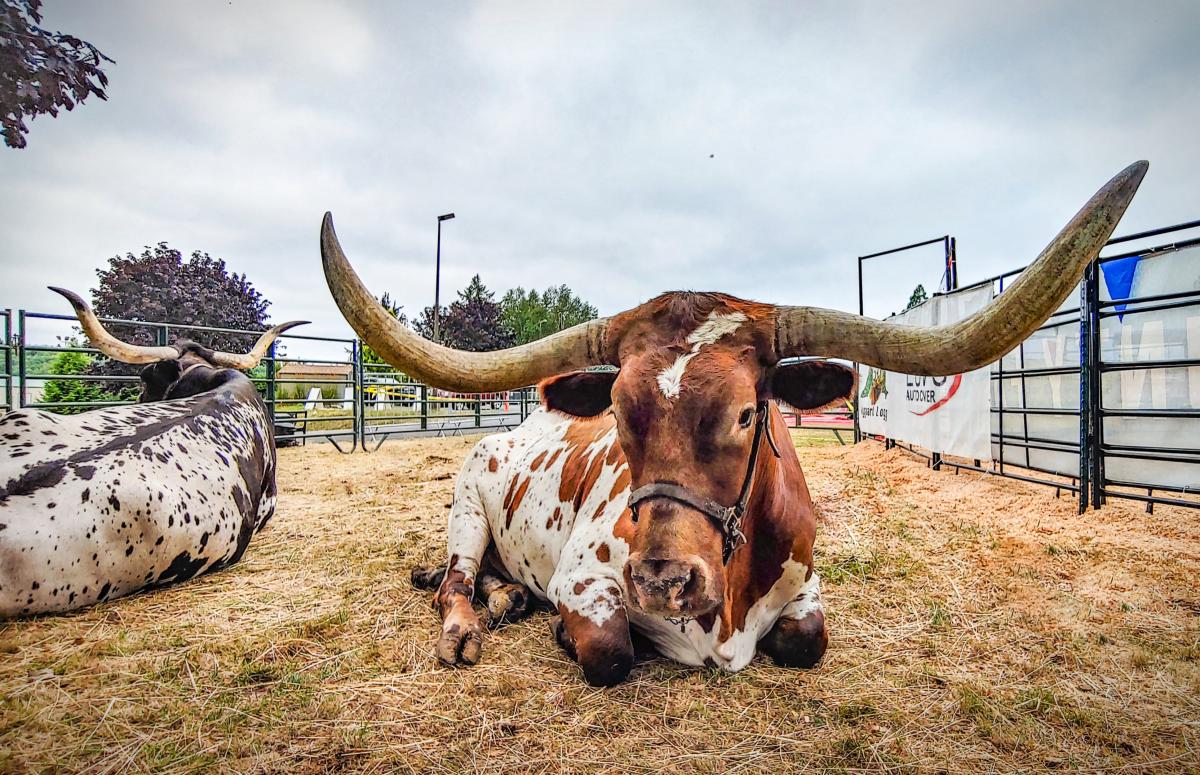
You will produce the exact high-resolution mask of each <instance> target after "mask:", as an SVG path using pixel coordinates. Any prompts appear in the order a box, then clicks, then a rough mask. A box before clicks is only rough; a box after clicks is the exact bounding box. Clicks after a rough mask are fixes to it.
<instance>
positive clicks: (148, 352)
mask: <svg viewBox="0 0 1200 775" xmlns="http://www.w3.org/2000/svg"><path fill="white" fill-rule="evenodd" d="M49 288H50V290H52V291H54V292H55V293H57V294H59V295H60V296H63V297H64V298H66V300H67V301H69V302H71V306H72V307H74V308H75V317H77V318H79V324H80V325H81V326H83V333H85V334H87V338H88V339H90V340H91V342H92V346H93V347H95V348H96V349H97V350H99V351H100V352H102V353H104V354H105V355H107V356H108V357H109V358H112V359H113V360H114V361H121V362H122V363H154V362H155V361H164V360H169V359H171V358H178V357H179V355H180V353H179V351H178V350H176V349H175V348H174V347H144V346H142V345H138V344H129V343H128V342H122V341H121V340H120V339H118V338H116V337H115V336H113V335H112V334H110V333H108V330H107V329H106V328H105V327H104V325H103V324H102V323H101V322H100V318H98V317H96V313H95V312H92V308H91V307H89V306H88V303H87V302H86V301H84V300H83V299H82V298H80V297H79V295H78V294H76V293H73V292H71V291H68V290H67V289H66V288H55V287H54V286H49Z"/></svg>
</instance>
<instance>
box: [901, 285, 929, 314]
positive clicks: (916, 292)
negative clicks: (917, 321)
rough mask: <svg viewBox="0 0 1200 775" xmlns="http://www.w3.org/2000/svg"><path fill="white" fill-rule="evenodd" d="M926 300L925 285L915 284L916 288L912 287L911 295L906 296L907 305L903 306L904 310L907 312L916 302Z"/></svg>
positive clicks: (927, 297)
mask: <svg viewBox="0 0 1200 775" xmlns="http://www.w3.org/2000/svg"><path fill="white" fill-rule="evenodd" d="M928 300H929V294H928V293H926V292H925V286H924V285H917V287H916V288H913V292H912V296H909V297H908V306H907V307H905V308H904V311H905V312H907V311H908V310H910V309H912V308H913V307H915V306H917V305H918V304H921V303H922V302H925V301H928Z"/></svg>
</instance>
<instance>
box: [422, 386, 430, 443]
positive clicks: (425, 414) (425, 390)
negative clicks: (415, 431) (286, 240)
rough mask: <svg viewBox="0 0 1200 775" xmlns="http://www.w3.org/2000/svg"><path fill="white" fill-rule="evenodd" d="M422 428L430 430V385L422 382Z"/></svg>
mask: <svg viewBox="0 0 1200 775" xmlns="http://www.w3.org/2000/svg"><path fill="white" fill-rule="evenodd" d="M421 430H423V431H427V430H429V386H428V385H426V384H425V383H424V382H422V383H421Z"/></svg>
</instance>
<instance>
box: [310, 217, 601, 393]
mask: <svg viewBox="0 0 1200 775" xmlns="http://www.w3.org/2000/svg"><path fill="white" fill-rule="evenodd" d="M321 262H322V264H324V266H325V280H326V282H327V283H328V284H329V290H330V292H331V293H332V294H333V298H334V301H336V302H337V305H338V308H339V309H341V311H342V315H343V316H345V318H346V321H347V322H348V323H349V324H350V327H351V328H353V329H354V330H355V331H356V332H357V333H358V335H359V336H360V337H362V340H363V341H364V342H366V343H367V344H369V345H370V346H371V349H373V350H374V351H375V352H377V353H379V355H380V357H382V358H383V359H384V360H385V361H387V362H388V363H390V364H392V365H393V366H395V367H396V368H398V369H400V370H402V371H403V372H404V373H406V374H408V375H409V376H411V377H415V378H416V379H418V380H421V381H422V382H425V383H427V384H429V385H433V386H434V387H439V388H443V389H445V390H456V391H461V392H464V393H479V392H485V391H487V392H490V391H493V390H510V389H512V388H518V387H524V386H526V385H532V384H535V383H536V382H538V381H539V380H541V379H544V378H546V377H552V376H554V375H555V374H562V373H563V372H566V371H572V370H574V369H581V368H584V367H587V366H595V365H597V364H602V363H607V362H608V359H607V357H606V356H605V354H604V353H605V349H604V336H605V332H606V331H607V330H608V318H601V319H598V320H589V321H588V322H586V323H580V324H579V325H577V326H572V327H571V328H568V329H566V330H565V331H560V332H558V333H557V334H554V335H552V336H548V337H546V338H545V339H539V340H538V341H536V342H530V343H529V344H524V345H521V346H519V347H510V348H509V349H507V350H495V351H492V352H478V353H477V352H466V351H464V350H455V349H452V348H450V347H443V346H442V345H440V344H436V343H434V342H431V341H429V340H428V339H423V338H422V337H420V336H418V335H417V334H415V333H413V332H412V331H409V330H408V329H407V328H406V327H405V326H403V325H401V324H400V322H399V321H398V320H396V318H394V317H392V316H391V315H390V314H388V312H387V310H385V309H384V308H383V306H382V305H380V304H379V302H378V301H376V300H375V297H374V296H373V295H371V292H370V291H368V290H367V287H366V286H365V285H363V283H362V280H360V279H359V278H358V275H357V274H355V273H354V269H353V267H351V266H350V262H349V261H348V260H347V259H346V254H345V253H343V252H342V246H341V245H340V244H339V243H338V238H337V234H336V233H334V231H333V215H332V214H330V213H325V219H324V220H323V221H322V222H321Z"/></svg>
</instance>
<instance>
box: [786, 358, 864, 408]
mask: <svg viewBox="0 0 1200 775" xmlns="http://www.w3.org/2000/svg"><path fill="white" fill-rule="evenodd" d="M857 384H858V375H857V374H856V373H855V372H854V370H853V369H851V368H849V367H847V366H843V365H841V364H840V363H833V362H831V361H801V362H799V363H791V364H788V365H787V366H779V367H778V368H776V369H775V373H774V374H773V375H772V376H771V394H772V395H773V396H774V397H775V398H778V399H779V400H781V401H785V402H787V403H788V404H790V405H792V406H793V407H795V408H796V409H797V410H798V411H801V412H812V411H817V410H820V409H825V408H827V407H830V406H832V405H835V404H840V403H841V402H842V401H844V400H846V399H847V398H850V397H851V396H853V395H854V388H855V385H857Z"/></svg>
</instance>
